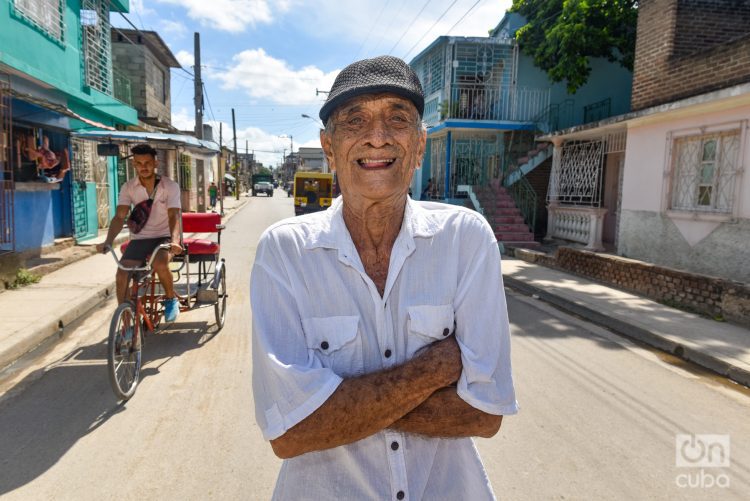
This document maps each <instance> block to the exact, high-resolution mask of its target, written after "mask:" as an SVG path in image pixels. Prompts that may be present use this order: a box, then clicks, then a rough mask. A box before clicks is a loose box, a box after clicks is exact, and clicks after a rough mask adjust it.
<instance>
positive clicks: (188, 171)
mask: <svg viewBox="0 0 750 501" xmlns="http://www.w3.org/2000/svg"><path fill="white" fill-rule="evenodd" d="M178 161H179V166H180V188H181V189H182V191H190V189H191V188H192V187H193V179H192V163H193V162H192V158H191V157H190V155H185V154H184V153H181V154H180V156H179V160H178Z"/></svg>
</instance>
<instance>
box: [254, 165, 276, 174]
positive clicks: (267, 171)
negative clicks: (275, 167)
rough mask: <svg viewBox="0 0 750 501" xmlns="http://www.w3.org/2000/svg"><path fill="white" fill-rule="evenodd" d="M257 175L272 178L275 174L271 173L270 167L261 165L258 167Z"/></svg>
mask: <svg viewBox="0 0 750 501" xmlns="http://www.w3.org/2000/svg"><path fill="white" fill-rule="evenodd" d="M256 174H266V175H269V176H270V175H271V174H273V172H271V169H269V168H268V167H263V166H262V165H261V166H260V167H258V170H257V172H256Z"/></svg>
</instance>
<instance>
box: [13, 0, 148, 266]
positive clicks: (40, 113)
mask: <svg viewBox="0 0 750 501" xmlns="http://www.w3.org/2000/svg"><path fill="white" fill-rule="evenodd" d="M128 9H129V3H128V1H127V0H113V1H104V0H75V1H74V0H59V1H57V0H0V26H2V29H0V47H2V50H0V173H1V174H2V176H1V177H0V182H2V186H1V187H0V251H6V252H19V253H34V252H39V250H40V249H41V248H43V247H45V246H49V245H52V244H53V243H54V240H55V239H56V238H62V237H75V238H76V239H77V240H85V239H87V238H91V237H93V236H96V235H97V234H98V230H99V228H100V227H102V226H103V225H106V224H107V223H108V222H109V220H110V219H111V217H112V215H113V212H114V203H113V200H115V199H116V196H117V194H116V190H115V187H114V184H113V183H112V182H111V181H112V179H114V178H116V176H117V162H116V161H114V160H111V159H106V158H103V157H99V156H97V155H96V148H95V145H94V144H93V143H91V142H88V141H84V140H81V139H77V138H74V137H72V133H73V132H75V131H77V130H83V129H88V128H103V129H111V130H114V129H115V128H124V127H127V126H131V125H136V124H137V123H138V120H137V115H136V111H135V110H134V109H133V108H132V107H131V106H129V105H127V104H126V103H123V102H122V101H120V100H118V99H117V98H116V96H115V85H114V83H115V82H114V77H113V73H112V59H111V48H110V34H109V33H110V31H109V30H110V26H109V16H110V12H117V11H119V12H127V11H128Z"/></svg>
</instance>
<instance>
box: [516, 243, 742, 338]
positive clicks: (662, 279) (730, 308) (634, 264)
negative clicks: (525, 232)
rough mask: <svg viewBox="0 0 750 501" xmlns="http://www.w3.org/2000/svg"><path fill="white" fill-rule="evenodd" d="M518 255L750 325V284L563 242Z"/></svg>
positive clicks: (706, 313) (518, 253) (551, 266)
mask: <svg viewBox="0 0 750 501" xmlns="http://www.w3.org/2000/svg"><path fill="white" fill-rule="evenodd" d="M516 257H518V258H520V259H524V260H527V261H533V262H535V263H537V264H540V265H542V266H547V267H550V268H556V269H559V270H562V271H566V272H570V273H574V274H576V275H581V276H584V277H587V278H591V279H594V280H597V281H600V282H603V283H605V284H608V285H612V286H614V287H616V288H618V289H623V290H627V291H629V292H634V293H636V294H640V295H642V296H646V297H648V298H650V299H653V300H655V301H658V302H660V303H664V304H666V305H669V306H673V307H675V308H680V309H684V310H688V311H692V312H696V313H700V314H703V315H708V316H710V317H717V316H721V317H723V318H725V319H726V320H730V321H732V322H735V323H738V324H740V325H743V326H747V327H750V287H748V286H747V285H746V284H740V283H737V282H731V281H728V280H723V279H720V278H715V277H709V276H705V275H698V274H695V273H688V272H685V271H681V270H675V269H672V268H666V267H663V266H656V265H653V264H650V263H644V262H643V261H637V260H634V259H628V258H623V257H619V256H612V255H609V254H599V253H596V252H589V251H585V250H579V249H573V248H570V247H560V248H558V249H557V252H556V253H555V255H554V256H552V255H546V254H541V253H538V252H529V251H525V250H521V249H517V250H516Z"/></svg>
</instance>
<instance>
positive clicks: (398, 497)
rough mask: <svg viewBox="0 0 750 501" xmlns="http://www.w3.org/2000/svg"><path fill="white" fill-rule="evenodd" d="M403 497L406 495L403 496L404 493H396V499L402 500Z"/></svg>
mask: <svg viewBox="0 0 750 501" xmlns="http://www.w3.org/2000/svg"><path fill="white" fill-rule="evenodd" d="M404 496H406V494H404V491H398V492H397V493H396V499H404Z"/></svg>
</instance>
